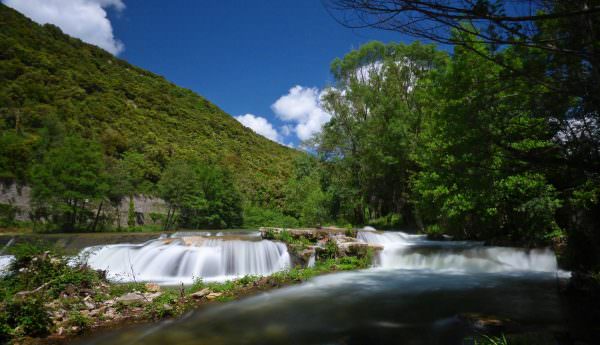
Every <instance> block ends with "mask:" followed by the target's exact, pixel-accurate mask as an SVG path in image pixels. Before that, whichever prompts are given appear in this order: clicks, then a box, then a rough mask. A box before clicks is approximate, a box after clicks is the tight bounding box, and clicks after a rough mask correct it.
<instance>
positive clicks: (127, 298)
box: [115, 292, 146, 305]
mask: <svg viewBox="0 0 600 345" xmlns="http://www.w3.org/2000/svg"><path fill="white" fill-rule="evenodd" d="M115 301H117V302H121V303H123V304H125V305H130V304H135V303H143V302H145V301H146V296H144V295H142V294H141V293H138V292H129V293H126V294H124V295H123V296H121V297H118V298H117V299H116V300H115Z"/></svg>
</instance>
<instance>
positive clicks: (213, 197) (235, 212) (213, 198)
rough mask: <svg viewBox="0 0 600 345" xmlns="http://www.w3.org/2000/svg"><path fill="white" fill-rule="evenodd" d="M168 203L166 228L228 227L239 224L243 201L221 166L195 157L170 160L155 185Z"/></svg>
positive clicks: (231, 179) (228, 174)
mask: <svg viewBox="0 0 600 345" xmlns="http://www.w3.org/2000/svg"><path fill="white" fill-rule="evenodd" d="M158 189H159V194H160V196H161V197H162V198H163V199H164V200H165V201H166V202H167V204H168V205H169V213H168V216H167V220H166V227H167V228H169V227H172V226H174V225H177V226H180V227H184V228H194V229H198V228H231V227H236V226H240V225H241V224H242V206H241V205H242V200H241V195H240V194H239V192H238V190H237V189H236V187H235V185H234V183H233V178H232V176H231V174H230V173H229V172H228V171H227V170H226V169H224V168H221V167H219V166H216V165H208V164H205V163H201V162H198V161H194V160H191V161H190V160H178V161H174V162H172V163H171V164H170V165H169V166H168V167H167V169H166V170H165V172H164V173H163V175H162V178H161V180H160V181H159V184H158Z"/></svg>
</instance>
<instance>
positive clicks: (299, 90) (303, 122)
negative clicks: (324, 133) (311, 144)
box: [271, 85, 331, 140]
mask: <svg viewBox="0 0 600 345" xmlns="http://www.w3.org/2000/svg"><path fill="white" fill-rule="evenodd" d="M322 95H323V91H319V90H318V89H317V88H314V87H313V88H307V87H302V86H299V85H296V86H294V87H292V88H291V89H290V90H289V92H288V93H287V94H286V95H283V96H281V97H280V98H279V99H278V100H277V101H275V103H273V105H272V106H271V109H273V112H274V113H275V115H277V117H278V118H279V119H281V120H282V121H285V122H291V123H292V124H293V131H294V132H295V133H296V135H297V136H298V139H300V140H308V139H310V138H311V137H312V136H313V135H315V134H316V133H319V132H320V131H321V129H322V128H323V125H324V124H326V123H327V122H329V120H330V119H331V115H329V114H328V113H327V112H326V111H325V110H323V108H322V106H321V96H322ZM288 131H291V128H289V127H288Z"/></svg>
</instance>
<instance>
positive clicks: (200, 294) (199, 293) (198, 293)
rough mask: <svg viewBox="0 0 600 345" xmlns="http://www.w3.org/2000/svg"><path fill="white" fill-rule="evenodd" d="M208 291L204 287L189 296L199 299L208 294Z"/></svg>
mask: <svg viewBox="0 0 600 345" xmlns="http://www.w3.org/2000/svg"><path fill="white" fill-rule="evenodd" d="M209 293H210V290H209V289H208V288H204V289H202V290H200V291H196V292H194V293H193V294H192V295H191V296H192V298H194V299H201V298H202V297H204V296H206V295H208V294H209Z"/></svg>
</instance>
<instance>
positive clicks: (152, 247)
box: [80, 237, 291, 284]
mask: <svg viewBox="0 0 600 345" xmlns="http://www.w3.org/2000/svg"><path fill="white" fill-rule="evenodd" d="M80 257H81V258H84V259H85V260H86V261H87V263H88V264H89V265H90V266H91V267H93V268H95V269H102V270H106V271H107V274H108V278H109V279H111V280H114V281H121V282H124V281H152V282H157V283H161V284H179V283H184V284H190V283H192V282H193V281H194V279H197V278H202V279H203V280H206V281H223V280H227V279H232V278H236V277H241V276H244V275H269V274H272V273H274V272H277V271H281V270H284V269H286V268H288V267H289V266H290V262H291V261H290V256H289V253H288V251H287V247H286V246H285V245H284V244H283V243H278V242H272V241H267V240H261V241H248V240H240V239H232V240H229V239H221V238H217V239H215V238H204V237H192V238H190V237H187V238H186V237H183V238H181V239H168V240H166V239H158V240H153V241H149V242H146V243H144V244H139V245H132V244H117V245H107V246H97V247H91V248H86V249H85V250H84V251H83V252H82V254H81V256H80Z"/></svg>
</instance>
